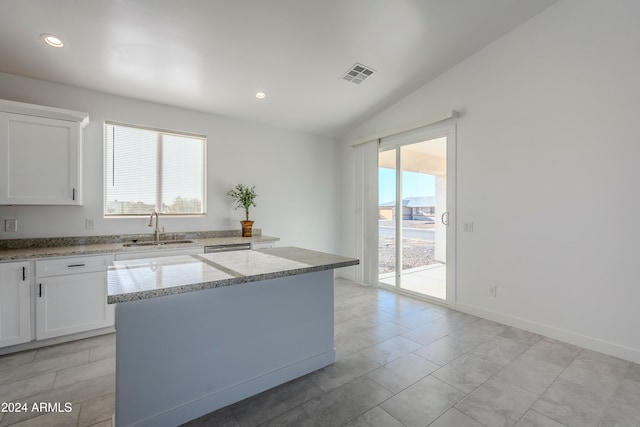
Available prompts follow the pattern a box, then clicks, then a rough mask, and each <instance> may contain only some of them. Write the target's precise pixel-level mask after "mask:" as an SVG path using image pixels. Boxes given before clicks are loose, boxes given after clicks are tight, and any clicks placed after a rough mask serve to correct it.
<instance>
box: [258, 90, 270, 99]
mask: <svg viewBox="0 0 640 427" xmlns="http://www.w3.org/2000/svg"><path fill="white" fill-rule="evenodd" d="M266 97H267V94H266V93H264V92H258V93H256V98H258V99H264V98H266Z"/></svg>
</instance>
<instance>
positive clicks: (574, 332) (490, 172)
mask: <svg viewBox="0 0 640 427" xmlns="http://www.w3.org/2000/svg"><path fill="white" fill-rule="evenodd" d="M638 16H640V3H639V2H637V1H635V0H610V1H607V2H603V1H601V0H563V1H561V2H559V3H557V4H556V5H554V6H552V7H551V8H550V9H547V10H546V11H544V12H543V13H541V14H540V15H538V16H536V17H534V18H533V19H532V20H530V21H529V22H527V23H525V24H524V25H522V26H521V27H519V28H517V29H515V30H514V31H512V32H511V33H509V34H507V35H506V36H504V37H503V38H502V39H500V40H498V41H497V42H495V43H493V44H492V45H490V46H488V47H487V48H485V49H484V50H482V51H481V52H479V53H477V54H476V55H474V56H472V57H471V58H469V59H467V60H466V61H464V62H463V63H461V64H460V65H459V66H457V67H455V68H454V69H452V70H450V71H448V72H446V73H445V74H443V75H441V76H440V77H439V78H438V79H437V80H435V81H433V82H432V83H430V84H428V85H426V86H424V87H422V88H421V89H419V90H418V91H416V92H414V93H413V94H412V95H410V96H408V97H407V98H405V99H403V100H402V101H400V102H399V103H397V104H396V105H395V106H393V107H391V108H389V109H388V110H386V111H384V112H382V113H381V114H379V115H378V116H377V117H375V118H374V119H372V120H370V121H368V122H367V123H365V124H363V125H362V126H360V127H359V128H358V129H355V130H354V131H353V132H352V133H351V134H350V135H349V138H346V140H345V142H348V141H349V140H353V139H356V138H358V137H364V136H367V135H371V134H374V133H376V132H378V131H383V130H386V129H394V128H397V127H399V126H402V125H405V124H410V123H413V122H416V121H419V120H421V119H428V118H430V117H434V116H438V115H439V114H441V113H444V112H446V111H448V110H451V109H456V110H458V111H461V112H462V113H463V116H462V117H461V118H460V119H458V120H457V136H458V138H457V146H458V187H457V208H458V223H457V224H456V227H457V231H458V233H457V235H458V238H457V253H458V263H457V279H458V281H457V302H456V306H457V307H458V308H459V309H461V310H463V311H468V312H472V313H476V314H480V315H482V316H485V317H488V318H492V319H494V320H498V321H502V322H505V323H508V324H512V325H515V326H520V327H524V328H527V329H529V330H533V331H536V332H539V333H543V334H546V335H548V336H552V337H556V338H559V339H563V340H566V341H569V342H572V343H575V344H579V345H582V346H585V347H588V348H592V349H596V350H599V351H603V352H606V353H609V354H614V355H617V356H619V357H623V358H626V359H630V360H634V361H636V362H640V333H639V332H638V325H640V310H639V309H638V307H639V304H640V278H639V277H640V274H639V273H638V271H637V265H638V254H639V253H640V252H639V250H638V248H639V247H640V221H639V220H638V218H639V215H640V190H638V183H640V166H639V161H640V141H639V140H640V137H638V126H637V123H638V113H639V111H640V110H639V109H638V102H639V99H640V80H639V78H640V77H639V76H640V49H638V40H640V26H638V25H637V18H638ZM351 151H352V149H351V148H348V147H346V144H345V147H344V148H343V154H344V156H343V158H344V162H343V168H344V170H345V173H348V171H350V170H351V169H352V164H353V153H352V152H351ZM345 188H346V190H347V193H345V194H344V195H343V199H342V200H343V202H344V206H345V208H344V210H343V212H342V214H341V215H342V218H343V219H344V221H345V224H344V227H345V228H344V231H345V232H344V233H343V236H344V237H343V240H342V251H343V252H344V253H347V254H349V253H352V252H351V251H352V250H353V247H354V246H355V243H354V241H353V234H352V233H348V232H347V231H348V230H349V229H350V227H352V224H353V219H354V217H355V215H356V212H355V210H354V204H353V203H352V200H353V199H354V194H353V191H354V189H353V186H352V185H349V186H347V187H345ZM349 192H351V193H349ZM463 222H473V223H474V232H473V233H462V223H463ZM493 285H497V286H498V296H497V297H496V298H492V297H489V296H488V295H489V292H488V290H489V287H490V286H493Z"/></svg>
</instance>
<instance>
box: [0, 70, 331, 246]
mask: <svg viewBox="0 0 640 427" xmlns="http://www.w3.org/2000/svg"><path fill="white" fill-rule="evenodd" d="M0 98H1V99H9V100H13V101H20V102H28V103H32V104H40V105H49V106H53V107H59V108H67V109H71V110H78V111H84V112H87V113H89V116H90V119H91V123H90V125H89V126H88V127H87V128H85V131H84V146H83V149H84V153H83V157H84V201H85V204H84V206H81V207H75V206H74V207H58V206H0V221H2V224H4V221H3V220H4V219H7V218H16V219H18V233H6V232H5V231H4V227H2V228H1V230H0V239H12V238H26V237H50V236H84V235H102V234H128V233H150V231H151V229H149V228H148V227H147V226H146V225H147V223H148V219H147V218H137V219H114V218H109V219H105V218H104V217H103V208H102V205H103V201H102V191H103V190H102V180H103V176H102V171H103V166H102V159H103V154H102V150H103V141H102V132H103V122H104V121H105V120H111V121H116V122H125V123H132V124H138V125H144V126H151V127H157V128H162V129H169V130H176V131H187V132H193V133H198V134H203V135H206V136H207V138H208V183H207V185H208V200H207V215H206V216H204V217H200V218H185V219H180V218H176V217H173V218H171V217H166V218H161V220H160V224H161V226H164V227H165V229H166V231H167V232H173V231H197V230H219V229H225V230H228V229H239V228H240V223H239V221H240V220H241V219H243V212H242V211H236V210H234V209H233V207H232V204H231V200H230V199H229V197H228V196H227V195H226V191H227V190H228V189H229V188H230V187H231V186H233V185H235V184H238V183H244V184H247V185H255V186H256V191H257V193H258V198H257V199H256V203H257V205H258V206H257V207H255V208H253V209H252V211H251V219H253V220H255V221H256V223H255V225H254V226H255V227H258V228H261V229H262V230H263V234H267V235H271V236H277V237H280V238H281V239H282V240H281V243H280V244H281V245H296V246H302V247H307V248H311V249H318V250H325V251H331V252H335V251H336V250H337V241H338V198H337V197H338V196H337V194H338V186H339V173H340V169H339V167H338V166H336V157H337V152H338V150H337V142H336V141H335V140H332V139H328V138H323V137H319V136H313V135H306V134H301V133H295V132H290V131H287V130H282V129H277V128H272V127H268V126H265V125H259V124H253V123H250V122H246V121H242V120H236V119H230V118H225V117H221V116H216V115H211V114H205V113H200V112H195V111H189V110H185V109H180V108H174V107H169V106H165V105H159V104H152V103H147V102H141V101H136V100H133V99H127V98H122V97H115V96H110V95H105V94H102V93H97V92H92V91H87V90H82V89H78V88H72V87H68V86H62V85H57V84H52V83H46V82H42V81H37V80H32V79H26V78H22V77H17V76H12V75H8V74H0ZM85 218H94V219H95V230H85V228H84V225H85Z"/></svg>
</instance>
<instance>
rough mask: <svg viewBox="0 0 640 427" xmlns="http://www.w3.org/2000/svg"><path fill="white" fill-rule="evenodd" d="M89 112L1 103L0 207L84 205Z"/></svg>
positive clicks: (7, 102)
mask: <svg viewBox="0 0 640 427" xmlns="http://www.w3.org/2000/svg"><path fill="white" fill-rule="evenodd" d="M88 123H89V116H88V115H87V114H86V113H80V112H77V111H70V110H63V109H59V108H52V107H43V106H38V105H31V104H24V103H20V102H13V101H5V100H0V204H1V205H81V204H82V129H83V128H84V127H85V126H86V125H87V124H88Z"/></svg>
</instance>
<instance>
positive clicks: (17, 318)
mask: <svg viewBox="0 0 640 427" xmlns="http://www.w3.org/2000/svg"><path fill="white" fill-rule="evenodd" d="M29 282H30V279H29V263H28V262H10V263H6V264H0V347H5V346H9V345H15V344H21V343H24V342H29V341H31V298H30V296H31V295H30V294H31V292H30V291H31V288H30V286H29Z"/></svg>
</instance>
